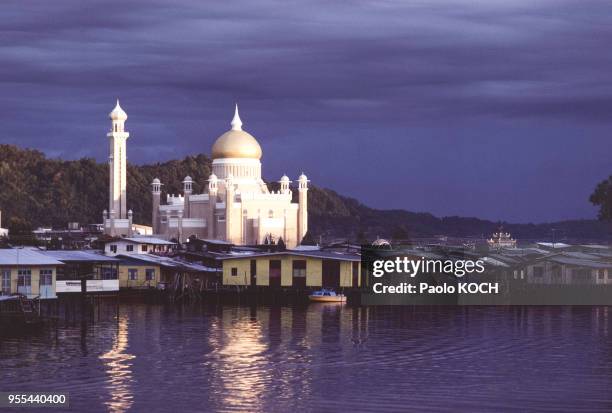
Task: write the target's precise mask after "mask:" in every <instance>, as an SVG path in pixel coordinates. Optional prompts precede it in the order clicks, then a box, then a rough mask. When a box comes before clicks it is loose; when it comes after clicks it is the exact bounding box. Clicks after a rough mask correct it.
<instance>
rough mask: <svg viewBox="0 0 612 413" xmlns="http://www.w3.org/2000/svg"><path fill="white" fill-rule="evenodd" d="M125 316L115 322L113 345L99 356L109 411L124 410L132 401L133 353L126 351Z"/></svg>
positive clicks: (126, 325) (127, 325)
mask: <svg viewBox="0 0 612 413" xmlns="http://www.w3.org/2000/svg"><path fill="white" fill-rule="evenodd" d="M128 327H129V321H128V318H127V316H125V315H124V316H120V317H119V319H118V322H117V333H116V335H115V338H114V340H113V346H112V348H111V349H110V351H108V352H107V353H104V354H102V355H101V356H100V360H102V362H103V363H104V367H105V369H106V374H107V375H108V378H107V380H106V385H107V386H106V387H107V389H108V393H109V397H108V398H107V401H106V402H105V405H106V406H107V407H108V411H110V412H117V413H120V412H125V411H127V410H128V409H129V408H130V407H131V406H132V403H133V395H132V390H131V384H132V361H131V360H132V359H134V358H135V356H134V355H132V354H129V353H128V352H126V349H127V347H128Z"/></svg>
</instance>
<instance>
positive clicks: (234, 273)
mask: <svg viewBox="0 0 612 413" xmlns="http://www.w3.org/2000/svg"><path fill="white" fill-rule="evenodd" d="M232 275H233V276H237V275H238V268H236V267H232Z"/></svg>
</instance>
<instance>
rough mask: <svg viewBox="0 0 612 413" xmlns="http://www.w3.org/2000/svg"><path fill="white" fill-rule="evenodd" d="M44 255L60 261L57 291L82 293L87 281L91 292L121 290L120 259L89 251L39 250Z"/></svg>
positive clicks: (87, 288)
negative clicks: (119, 276)
mask: <svg viewBox="0 0 612 413" xmlns="http://www.w3.org/2000/svg"><path fill="white" fill-rule="evenodd" d="M39 253H40V254H42V255H45V256H47V257H49V258H53V259H56V260H58V261H60V262H61V263H62V264H63V265H62V266H61V267H58V269H57V279H56V284H55V291H56V293H57V294H61V293H80V292H81V291H82V288H83V285H82V283H83V282H85V288H86V290H87V292H89V293H116V292H117V291H119V281H118V269H119V260H118V259H115V258H111V257H106V256H104V255H102V254H98V253H94V252H89V251H66V250H52V251H40V252H39Z"/></svg>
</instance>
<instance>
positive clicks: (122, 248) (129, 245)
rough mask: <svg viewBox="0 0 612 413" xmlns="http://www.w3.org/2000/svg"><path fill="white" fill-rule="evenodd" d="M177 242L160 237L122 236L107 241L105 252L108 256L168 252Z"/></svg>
mask: <svg viewBox="0 0 612 413" xmlns="http://www.w3.org/2000/svg"><path fill="white" fill-rule="evenodd" d="M176 246H177V244H176V242H170V241H166V240H164V239H160V238H153V237H132V238H120V239H116V240H111V241H107V242H106V243H105V244H104V254H105V255H108V256H111V257H113V256H115V255H124V254H128V255H134V254H148V253H151V252H152V253H167V252H170V251H172V250H174V249H175V248H176Z"/></svg>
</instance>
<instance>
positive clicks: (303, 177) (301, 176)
mask: <svg viewBox="0 0 612 413" xmlns="http://www.w3.org/2000/svg"><path fill="white" fill-rule="evenodd" d="M298 179H299V180H300V181H308V177H307V176H306V175H304V172H302V174H301V175H300V177H299V178H298Z"/></svg>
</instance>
